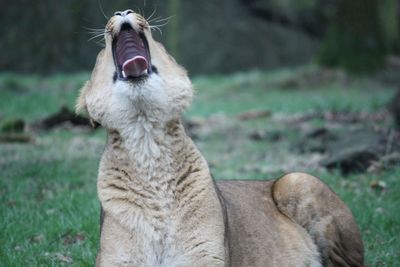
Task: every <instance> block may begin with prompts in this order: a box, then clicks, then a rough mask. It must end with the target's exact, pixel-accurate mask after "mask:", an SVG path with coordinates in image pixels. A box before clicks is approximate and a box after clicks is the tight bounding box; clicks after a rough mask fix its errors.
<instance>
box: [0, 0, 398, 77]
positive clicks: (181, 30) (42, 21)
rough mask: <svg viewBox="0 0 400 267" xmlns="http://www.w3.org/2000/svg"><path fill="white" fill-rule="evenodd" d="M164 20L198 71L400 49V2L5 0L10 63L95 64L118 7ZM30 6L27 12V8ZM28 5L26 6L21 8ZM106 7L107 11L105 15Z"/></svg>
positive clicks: (46, 69)
mask: <svg viewBox="0 0 400 267" xmlns="http://www.w3.org/2000/svg"><path fill="white" fill-rule="evenodd" d="M131 6H132V7H133V9H135V10H136V11H137V12H139V13H141V14H143V15H144V16H145V17H149V16H150V15H151V14H153V17H152V18H153V19H154V18H159V19H165V20H162V21H159V22H157V20H156V21H155V22H154V24H158V25H163V24H165V25H164V26H163V27H161V28H162V32H163V34H162V35H161V33H159V32H155V37H156V38H157V39H158V40H160V41H162V42H163V43H164V44H165V45H166V46H167V48H168V50H169V51H170V52H171V53H172V54H173V55H174V56H175V57H176V58H177V59H178V60H179V62H181V63H182V64H183V65H184V66H186V67H187V68H188V69H189V71H190V72H191V73H192V74H209V73H212V74H215V73H229V72H235V71H242V70H251V69H271V68H277V67H282V66H296V65H301V64H304V63H308V62H310V61H317V62H319V63H321V64H323V65H328V66H342V67H345V68H346V69H348V70H351V71H356V72H362V71H363V72H367V71H371V70H376V69H377V68H379V67H382V65H383V64H384V63H385V59H386V57H387V56H388V55H392V54H396V53H398V52H399V50H400V48H399V36H398V32H399V12H400V11H399V7H398V1H397V0H385V1H378V0H354V1H345V0H325V1H321V0H298V1H292V0H221V1H206V2H204V1H182V0H167V1H160V0H140V1H132V0H131V1H127V0H126V1H121V0H120V1H100V0H69V1H62V2H54V1H51V0H43V1H27V0H26V1H23V0H16V1H13V2H12V3H10V2H6V1H2V2H1V3H0V8H1V11H0V12H1V17H2V21H1V32H0V38H1V40H2V48H3V49H4V50H6V51H7V53H1V55H0V70H1V71H16V72H25V73H32V72H35V73H54V72H60V71H68V72H71V71H72V72H75V71H78V70H89V69H90V68H91V67H92V65H93V61H94V59H95V55H96V53H97V51H98V50H99V45H98V44H97V43H98V42H101V38H97V39H96V38H95V39H93V40H92V41H88V40H89V39H90V38H91V37H93V36H92V35H91V34H89V32H91V30H90V29H93V28H95V29H102V28H104V25H105V23H106V21H107V19H106V18H105V16H106V17H110V16H111V15H112V14H113V12H114V10H123V9H126V8H127V7H131ZM27 7H29V8H28V10H26V9H27ZM21 8H23V9H24V11H21ZM103 12H104V14H103Z"/></svg>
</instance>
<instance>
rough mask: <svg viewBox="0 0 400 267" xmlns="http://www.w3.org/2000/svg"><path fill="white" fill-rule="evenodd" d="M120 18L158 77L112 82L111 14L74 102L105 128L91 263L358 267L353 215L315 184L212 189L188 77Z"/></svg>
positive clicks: (291, 181) (136, 23)
mask: <svg viewBox="0 0 400 267" xmlns="http://www.w3.org/2000/svg"><path fill="white" fill-rule="evenodd" d="M126 20H127V21H129V23H131V25H132V27H133V28H134V29H135V30H137V31H143V32H144V34H145V36H146V39H147V41H148V43H149V47H150V54H151V61H152V64H153V65H154V66H155V67H156V68H157V69H158V74H156V73H153V74H151V75H149V77H148V78H147V79H146V80H145V81H141V82H129V81H120V80H117V81H113V75H114V72H115V66H114V62H113V56H112V49H111V42H112V37H113V36H114V35H116V34H118V31H119V28H120V25H121V24H122V23H123V18H121V17H120V16H114V17H112V18H111V20H110V21H109V23H108V24H107V26H106V30H107V33H106V34H105V40H106V47H105V49H104V50H103V51H101V52H100V53H99V55H98V57H97V61H96V65H95V68H94V70H93V73H92V76H91V79H90V81H88V82H87V83H86V85H85V86H84V87H83V89H82V91H81V94H80V96H79V99H78V101H77V109H78V110H86V111H87V112H88V114H89V116H90V118H91V119H93V120H95V121H97V122H98V123H100V124H101V125H102V126H103V127H104V128H106V129H107V132H108V140H107V145H106V148H105V151H104V153H103V156H102V159H101V162H100V167H99V173H98V183H97V189H98V197H99V199H100V202H101V206H102V216H101V217H102V218H101V239H100V249H99V253H98V257H97V262H96V266H168V267H173V266H362V264H363V259H362V257H363V255H362V243H361V239H360V236H359V233H358V229H357V226H356V224H355V223H354V220H353V218H352V215H351V213H350V211H349V210H348V209H347V207H346V206H345V205H344V204H343V202H342V201H341V200H340V199H339V198H338V197H337V196H336V195H335V194H334V193H333V192H331V191H330V190H329V189H328V188H327V187H326V186H325V185H324V184H323V183H322V182H320V181H319V180H318V179H316V178H313V177H311V176H308V175H304V174H291V175H288V176H285V177H283V178H281V179H278V180H277V181H275V182H274V181H258V182H257V181H221V182H219V183H218V184H215V183H214V181H213V179H212V177H211V175H210V171H209V168H208V166H207V162H206V161H205V159H204V158H203V156H202V155H201V153H200V152H199V151H198V150H197V148H196V147H195V145H194V144H193V142H192V141H191V139H190V138H189V137H188V136H187V135H186V133H185V131H184V129H183V127H182V124H181V122H180V117H181V113H182V111H183V110H185V108H186V107H188V106H189V104H190V101H191V98H192V94H193V92H192V86H191V83H190V80H189V79H188V77H187V75H186V71H185V70H184V69H183V68H182V67H180V66H179V65H178V64H177V63H176V62H175V60H174V59H173V58H172V57H171V56H169V55H168V54H167V52H166V51H165V49H164V48H163V47H162V46H161V45H160V44H159V43H157V42H156V41H154V40H153V38H152V36H151V33H150V31H149V25H148V23H147V22H146V21H145V20H144V19H143V18H142V17H141V16H139V15H137V14H135V13H131V14H129V15H128V16H127V17H126ZM108 32H109V33H108Z"/></svg>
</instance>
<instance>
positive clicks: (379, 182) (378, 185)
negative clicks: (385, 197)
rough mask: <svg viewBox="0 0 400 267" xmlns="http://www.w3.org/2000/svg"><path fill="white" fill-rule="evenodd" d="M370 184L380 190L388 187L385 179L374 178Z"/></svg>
mask: <svg viewBox="0 0 400 267" xmlns="http://www.w3.org/2000/svg"><path fill="white" fill-rule="evenodd" d="M369 186H370V187H371V188H372V189H375V190H380V191H385V190H386V188H387V185H386V182H385V181H382V180H373V181H371V183H370V184H369Z"/></svg>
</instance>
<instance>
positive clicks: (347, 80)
mask: <svg viewBox="0 0 400 267" xmlns="http://www.w3.org/2000/svg"><path fill="white" fill-rule="evenodd" d="M324 75H325V76H324ZM88 76H89V74H87V73H82V74H76V75H58V76H51V77H37V76H16V75H12V74H2V75H0V96H1V97H0V125H1V123H2V122H4V121H7V120H10V119H16V118H22V119H24V120H25V121H27V122H28V123H29V122H33V121H35V120H37V119H40V118H43V117H45V116H47V115H49V114H51V113H54V112H56V111H58V110H59V109H60V107H61V106H62V105H66V106H68V107H70V108H73V106H74V99H75V98H76V96H77V94H78V90H79V87H80V86H81V85H82V84H83V82H84V81H85V79H87V78H88ZM322 76H323V78H321V77H322ZM194 85H195V88H196V97H195V99H194V103H193V105H192V108H191V109H190V110H188V112H187V113H186V117H187V118H188V119H189V120H204V119H210V118H211V119H210V121H212V118H215V119H216V121H217V122H216V123H215V125H214V126H213V125H211V126H210V129H209V131H206V133H204V134H202V135H200V136H199V137H198V138H196V143H197V145H198V146H199V148H200V149H201V150H202V151H203V153H204V155H205V157H206V158H207V159H208V160H209V163H210V166H211V169H212V172H213V175H214V176H215V177H216V179H226V178H249V179H250V178H256V179H263V178H273V177H276V176H279V175H281V174H283V171H282V170H281V169H280V168H273V167H274V166H278V167H279V166H281V165H285V164H286V163H288V161H296V160H297V161H301V160H303V161H307V159H301V155H296V153H295V152H293V151H292V150H291V148H290V142H289V141H288V142H271V141H270V140H261V141H255V140H253V139H251V138H248V136H249V134H250V133H251V132H253V131H257V130H263V129H270V130H280V131H285V130H287V132H288V136H289V139H290V136H295V135H296V134H297V133H296V132H293V131H291V130H290V129H291V128H290V127H288V125H286V124H282V123H279V121H277V120H274V119H273V118H272V117H265V118H258V119H255V120H249V121H242V122H240V123H238V122H237V121H236V120H235V119H234V118H235V116H236V115H237V114H241V113H243V112H246V111H249V110H268V111H269V112H271V113H272V114H276V115H277V116H278V115H281V116H289V115H295V114H298V113H305V112H318V111H327V110H335V111H360V112H361V111H365V112H374V111H376V110H379V109H381V108H383V107H384V106H385V105H386V104H387V102H388V101H389V100H390V99H391V97H392V96H393V94H394V88H392V87H391V86H388V85H385V84H383V83H381V82H378V81H375V80H372V79H366V78H352V77H344V76H343V74H340V73H335V72H333V73H328V74H326V73H322V74H321V73H318V72H317V71H315V70H314V69H313V67H305V68H301V69H295V70H293V69H283V70H279V71H273V72H268V73H263V72H251V73H241V74H236V75H231V76H213V77H198V78H195V79H194ZM220 122H223V125H222V126H221V123H220ZM312 123H314V124H323V123H324V122H323V121H318V120H314V121H312ZM31 134H32V137H33V142H31V143H27V144H26V143H23V144H18V143H1V144H0V201H1V206H0V218H1V219H0V228H1V231H0V266H60V265H69V266H93V263H94V260H95V255H96V249H97V246H98V234H99V226H98V218H99V204H98V201H97V197H96V173H97V166H98V162H99V158H100V155H101V153H102V149H103V147H104V143H105V132H104V131H103V130H102V129H99V130H96V131H89V130H85V129H68V128H60V129H56V130H52V131H47V132H36V133H31ZM286 165H287V164H286ZM264 166H266V168H264ZM271 166H272V167H271ZM298 166H303V167H302V168H303V169H300V170H302V171H306V170H307V168H306V167H304V166H306V165H298V164H297V165H296V164H294V165H293V166H292V167H291V166H290V164H289V165H288V166H286V168H285V170H284V171H298V170H299V169H297V168H298ZM260 170H261V171H260ZM308 171H311V172H312V174H314V175H318V176H319V177H321V178H322V179H323V180H324V181H325V182H326V183H328V184H329V186H330V187H331V188H332V189H334V190H335V191H336V192H337V193H338V194H339V195H340V196H341V197H342V198H343V199H344V201H345V202H346V203H347V204H348V205H349V206H350V208H351V209H352V211H353V213H354V216H355V217H356V220H357V222H358V223H359V225H360V228H361V231H362V236H363V240H364V244H365V249H366V260H367V263H368V265H370V266H399V265H400V260H399V259H400V236H399V234H398V233H399V232H400V213H399V207H400V179H399V177H400V167H398V168H394V169H391V170H387V171H382V172H380V173H377V174H353V175H349V176H346V177H342V176H341V175H340V174H339V173H338V172H333V173H329V172H326V171H321V170H318V169H315V170H314V169H313V170H308ZM373 181H382V182H384V183H385V185H386V186H385V188H384V190H375V189H372V188H371V186H370V184H371V182H373Z"/></svg>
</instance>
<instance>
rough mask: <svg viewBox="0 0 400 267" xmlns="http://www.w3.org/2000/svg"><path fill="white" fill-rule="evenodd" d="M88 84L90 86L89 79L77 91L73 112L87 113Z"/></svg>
mask: <svg viewBox="0 0 400 267" xmlns="http://www.w3.org/2000/svg"><path fill="white" fill-rule="evenodd" d="M89 86H90V81H87V82H86V83H85V85H84V86H83V87H82V89H81V91H80V93H79V97H78V99H77V100H76V104H75V112H76V113H82V112H86V113H87V107H86V92H87V90H89Z"/></svg>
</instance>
